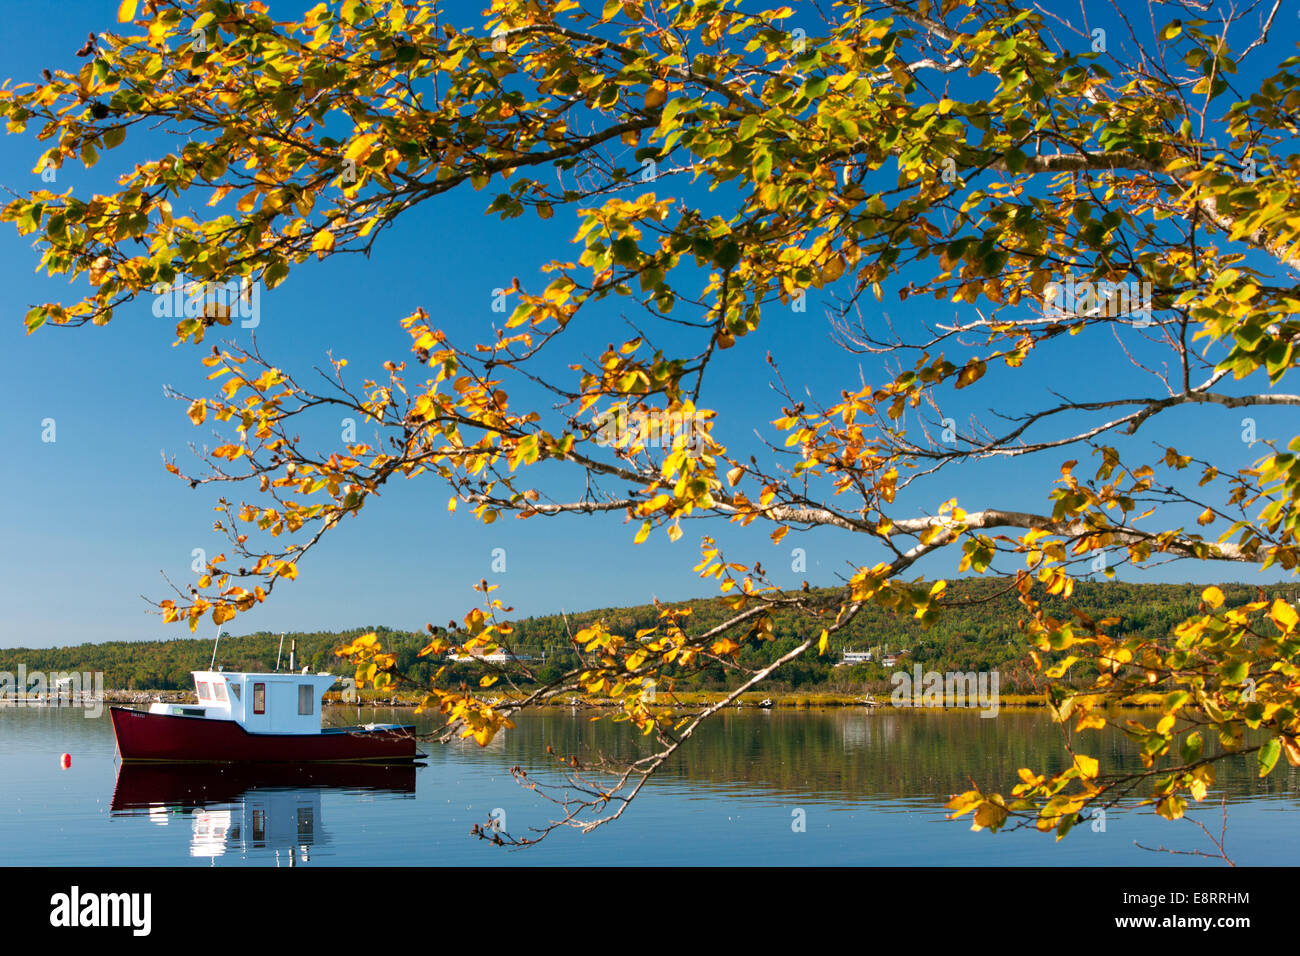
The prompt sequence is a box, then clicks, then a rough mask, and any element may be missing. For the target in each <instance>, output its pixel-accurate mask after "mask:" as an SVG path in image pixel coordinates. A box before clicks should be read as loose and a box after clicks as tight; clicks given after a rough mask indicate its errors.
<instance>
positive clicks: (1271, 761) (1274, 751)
mask: <svg viewBox="0 0 1300 956" xmlns="http://www.w3.org/2000/svg"><path fill="white" fill-rule="evenodd" d="M1281 754H1282V742H1281V741H1280V740H1278V739H1277V738H1276V737H1274V738H1273V739H1272V740H1270V741H1269V742H1268V743H1266V744H1265V745H1264V746H1262V747H1260V748H1259V752H1258V753H1257V754H1256V756H1257V757H1258V758H1259V775H1260V776H1261V777H1267V776H1268V775H1269V774H1270V773H1272V772H1273V766H1274V765H1275V764H1276V763H1277V758H1278V757H1279V756H1281Z"/></svg>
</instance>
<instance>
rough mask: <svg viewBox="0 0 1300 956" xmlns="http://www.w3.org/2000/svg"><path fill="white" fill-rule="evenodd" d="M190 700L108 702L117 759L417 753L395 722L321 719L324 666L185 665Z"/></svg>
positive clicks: (388, 757) (327, 680)
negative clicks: (242, 669) (344, 723)
mask: <svg viewBox="0 0 1300 956" xmlns="http://www.w3.org/2000/svg"><path fill="white" fill-rule="evenodd" d="M192 673H193V675H194V689H195V692H196V694H197V695H198V703H197V704H166V703H156V704H152V705H150V707H149V709H148V710H147V711H145V710H135V709H132V708H129V707H112V708H110V709H109V715H110V717H111V718H112V721H113V735H114V736H115V737H116V738H117V752H118V753H119V754H121V756H122V759H123V760H124V761H127V760H131V761H154V762H170V761H191V762H202V763H400V762H404V761H411V760H418V759H420V758H422V757H424V756H425V754H422V753H420V752H419V751H418V750H416V747H415V742H416V741H415V728H414V727H411V726H405V725H402V724H363V725H360V726H356V727H322V726H321V698H322V697H323V696H324V694H325V692H326V691H327V690H329V689H330V687H331V686H333V684H334V681H335V677H334V675H332V674H307V673H302V674H293V673H288V674H285V673H278V672H277V673H269V674H267V673H227V672H226V671H221V670H216V671H193V672H192Z"/></svg>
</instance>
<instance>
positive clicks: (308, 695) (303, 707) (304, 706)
mask: <svg viewBox="0 0 1300 956" xmlns="http://www.w3.org/2000/svg"><path fill="white" fill-rule="evenodd" d="M315 690H316V688H314V687H313V686H312V685H311V684H299V685H298V713H300V714H314V713H315V712H316V694H315Z"/></svg>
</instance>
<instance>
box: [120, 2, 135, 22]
mask: <svg viewBox="0 0 1300 956" xmlns="http://www.w3.org/2000/svg"><path fill="white" fill-rule="evenodd" d="M135 7H136V0H122V2H121V3H120V4H118V7H117V22H118V23H130V22H131V21H132V20H134V19H135Z"/></svg>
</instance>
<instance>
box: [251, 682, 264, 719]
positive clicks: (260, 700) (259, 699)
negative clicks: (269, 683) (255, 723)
mask: <svg viewBox="0 0 1300 956" xmlns="http://www.w3.org/2000/svg"><path fill="white" fill-rule="evenodd" d="M253 713H255V714H265V713H266V685H265V684H254V685H253Z"/></svg>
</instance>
